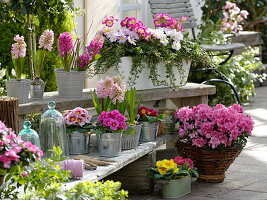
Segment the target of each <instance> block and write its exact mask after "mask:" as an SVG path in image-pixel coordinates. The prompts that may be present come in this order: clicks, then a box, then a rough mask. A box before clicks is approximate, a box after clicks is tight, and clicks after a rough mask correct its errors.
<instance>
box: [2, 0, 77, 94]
mask: <svg viewBox="0 0 267 200" xmlns="http://www.w3.org/2000/svg"><path fill="white" fill-rule="evenodd" d="M32 2H33V1H32V0H30V1H28V0H27V1H10V3H8V4H5V3H2V2H1V3H0V12H1V13H2V14H1V16H0V32H1V35H0V40H1V43H2V45H1V46H0V51H1V57H0V62H1V63H2V68H5V69H6V70H7V74H8V76H6V77H4V78H5V79H7V78H9V76H10V75H11V69H12V62H10V60H11V54H10V48H6V47H7V46H8V47H9V46H11V44H12V42H13V41H12V40H13V37H14V36H15V35H16V34H19V35H24V36H26V35H27V33H28V31H27V30H28V29H27V27H26V26H25V24H26V20H27V19H26V16H25V13H26V10H25V8H26V7H28V6H31V5H29V4H32ZM34 2H37V4H36V5H35V4H33V7H34V10H32V14H33V15H34V17H33V18H32V20H33V24H34V28H35V30H34V31H35V34H36V35H41V33H42V32H43V31H44V30H46V29H52V30H53V31H54V33H55V37H56V38H57V37H58V36H59V33H62V32H70V31H72V30H73V29H74V23H73V18H74V15H73V13H74V12H77V9H76V8H75V7H74V5H73V0H66V1H58V0H51V1H40V0H38V1H35V0H34ZM28 62H29V61H28V58H26V59H25V63H28ZM60 66H61V61H60V58H59V56H58V51H57V48H54V49H53V51H52V53H50V54H49V55H48V54H47V55H46V59H45V60H44V65H43V67H44V70H43V72H42V73H41V78H42V79H43V80H45V81H46V88H45V90H46V91H55V90H56V80H55V73H54V69H56V68H59V67H60ZM24 73H25V74H26V75H27V76H26V78H28V77H30V68H29V67H25V69H24ZM1 86H3V87H5V84H2V83H1Z"/></svg>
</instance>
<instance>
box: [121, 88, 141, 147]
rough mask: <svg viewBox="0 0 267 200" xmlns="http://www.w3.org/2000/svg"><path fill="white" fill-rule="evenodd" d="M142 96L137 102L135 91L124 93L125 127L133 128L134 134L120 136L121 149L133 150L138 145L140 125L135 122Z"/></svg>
mask: <svg viewBox="0 0 267 200" xmlns="http://www.w3.org/2000/svg"><path fill="white" fill-rule="evenodd" d="M142 98H143V96H141V97H140V98H139V100H138V101H137V97H136V89H135V88H131V89H130V90H128V91H127V92H126V95H125V103H126V111H127V126H128V127H133V128H134V134H128V135H126V134H124V135H123V136H122V149H134V148H136V147H137V146H138V144H139V139H140V133H141V128H142V125H143V124H142V123H138V122H137V120H136V119H137V114H138V109H139V107H140V104H141V101H142Z"/></svg>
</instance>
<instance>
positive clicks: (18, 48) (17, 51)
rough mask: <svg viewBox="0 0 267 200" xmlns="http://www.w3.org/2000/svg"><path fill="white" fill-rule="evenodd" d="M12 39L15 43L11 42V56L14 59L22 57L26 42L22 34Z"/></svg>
mask: <svg viewBox="0 0 267 200" xmlns="http://www.w3.org/2000/svg"><path fill="white" fill-rule="evenodd" d="M14 41H16V43H14V44H12V49H11V54H12V56H13V58H14V59H17V58H19V57H21V58H23V57H25V56H26V47H27V45H26V43H25V41H24V37H23V36H21V37H20V36H19V35H16V36H15V37H14Z"/></svg>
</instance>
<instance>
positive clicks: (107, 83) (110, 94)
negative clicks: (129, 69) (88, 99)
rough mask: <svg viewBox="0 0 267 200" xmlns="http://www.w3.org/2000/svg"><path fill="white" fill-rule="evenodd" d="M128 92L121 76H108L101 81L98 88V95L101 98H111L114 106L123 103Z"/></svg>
mask: <svg viewBox="0 0 267 200" xmlns="http://www.w3.org/2000/svg"><path fill="white" fill-rule="evenodd" d="M125 92H126V85H125V83H124V82H123V81H122V78H121V77H120V76H114V77H113V78H111V77H108V76H106V78H105V79H104V80H102V79H101V80H100V81H99V82H98V83H97V86H96V94H97V96H99V97H101V98H104V99H105V98H110V99H111V100H112V103H113V104H116V103H117V102H122V101H123V100H124V96H125Z"/></svg>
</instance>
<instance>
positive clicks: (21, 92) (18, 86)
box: [6, 79, 31, 103]
mask: <svg viewBox="0 0 267 200" xmlns="http://www.w3.org/2000/svg"><path fill="white" fill-rule="evenodd" d="M30 83H31V81H30V80H29V79H21V80H20V81H18V80H16V79H9V80H8V81H6V89H7V96H10V97H16V98H19V103H26V102H27V101H28V100H29V92H30Z"/></svg>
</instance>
